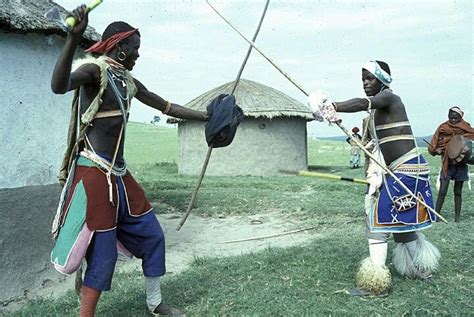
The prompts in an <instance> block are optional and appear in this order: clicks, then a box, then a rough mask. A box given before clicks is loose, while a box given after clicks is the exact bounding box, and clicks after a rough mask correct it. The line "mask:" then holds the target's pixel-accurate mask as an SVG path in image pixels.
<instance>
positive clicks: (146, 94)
mask: <svg viewBox="0 0 474 317" xmlns="http://www.w3.org/2000/svg"><path fill="white" fill-rule="evenodd" d="M72 15H73V16H74V17H75V18H76V20H77V21H78V23H77V25H76V26H75V27H74V28H73V29H72V30H71V32H69V33H68V35H67V38H66V43H65V46H64V49H63V51H62V53H61V55H60V56H59V58H58V60H57V63H56V66H55V69H54V72H53V75H52V80H51V88H52V90H53V92H54V93H56V94H64V93H66V92H68V91H71V90H74V91H75V96H74V101H73V107H72V116H71V125H70V128H69V133H68V149H67V153H66V155H65V160H64V162H63V165H62V168H61V172H60V176H59V178H60V182H61V184H63V185H64V189H63V192H62V194H61V200H60V204H59V207H58V212H57V215H56V218H55V221H54V223H53V235H54V236H55V238H56V245H55V248H54V249H53V251H52V254H51V260H52V262H53V263H54V265H55V267H56V268H57V269H58V270H59V271H60V272H63V273H69V274H70V273H72V272H74V271H75V270H77V269H78V267H79V266H80V265H81V262H82V258H83V257H85V259H86V261H87V269H86V271H85V276H84V282H83V284H82V287H81V308H80V315H81V316H93V315H94V313H95V308H96V305H97V302H98V300H99V296H100V293H101V292H102V291H107V290H109V289H110V287H111V280H112V275H113V272H114V269H115V263H116V261H117V251H118V250H122V251H124V252H129V253H130V254H131V255H134V256H135V257H137V258H140V259H142V268H143V273H144V275H145V281H146V297H147V298H146V302H147V306H148V308H149V310H150V311H151V312H152V313H154V314H163V315H180V314H182V313H181V312H180V311H179V310H177V309H175V308H172V307H170V306H168V305H166V304H164V303H163V302H162V300H161V291H160V277H161V276H162V275H164V274H165V242H164V235H163V231H162V229H161V227H160V224H159V223H158V220H157V219H156V216H155V214H154V213H153V208H152V207H151V204H150V203H149V201H148V200H147V198H146V196H145V193H144V191H143V189H142V188H141V187H140V185H138V183H137V182H136V181H135V180H134V179H133V177H132V175H131V174H130V173H129V172H128V170H127V167H126V163H125V160H124V158H123V151H124V139H125V131H126V123H127V120H128V115H129V110H130V100H131V99H132V98H133V97H135V98H137V99H138V100H140V101H141V102H142V103H144V104H145V105H148V106H150V107H152V108H154V109H157V110H160V111H162V112H163V113H164V114H168V115H171V116H174V117H178V118H183V119H187V120H199V121H206V120H207V117H208V116H207V114H206V113H204V112H201V111H195V110H191V109H188V108H185V107H182V106H179V105H176V104H173V103H170V102H169V101H166V100H165V99H163V98H161V97H160V96H158V95H156V94H155V93H153V92H151V91H149V90H147V88H146V87H145V86H144V85H143V84H142V83H141V82H140V81H138V80H137V79H136V78H134V77H133V76H132V75H131V74H130V71H131V70H132V69H133V67H134V66H135V63H136V61H137V59H138V57H139V53H138V50H139V48H140V33H139V31H138V29H136V28H132V27H131V26H130V25H128V24H127V23H124V22H114V23H111V24H110V25H109V26H108V27H107V28H106V30H105V31H104V33H103V35H102V40H101V41H99V42H98V43H96V44H95V45H93V46H92V47H91V48H89V49H88V50H87V51H88V52H92V53H95V54H98V55H100V56H99V57H97V58H96V57H92V56H89V57H87V58H85V59H83V60H79V61H76V62H75V63H74V66H73V55H74V52H75V50H76V48H77V43H78V42H79V39H80V38H81V36H82V34H83V32H84V30H85V29H86V26H87V23H88V12H87V9H86V7H85V6H84V5H83V6H80V7H78V8H77V9H75V10H74V11H73V12H72ZM74 221H76V222H74ZM71 222H73V224H72V225H71ZM74 224H75V225H74ZM75 228H76V229H77V230H76V231H75V234H76V236H74V237H72V238H71V232H72V231H74V230H75ZM68 241H73V242H74V243H72V244H71V245H69V244H68ZM81 243H82V245H81ZM64 254H66V255H67V256H64ZM74 261H76V262H77V263H76V262H74ZM71 262H74V263H73V264H71Z"/></svg>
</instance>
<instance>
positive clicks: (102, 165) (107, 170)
mask: <svg viewBox="0 0 474 317" xmlns="http://www.w3.org/2000/svg"><path fill="white" fill-rule="evenodd" d="M79 155H80V156H82V157H85V158H86V159H88V160H90V161H92V162H93V163H95V164H96V165H97V167H99V169H100V170H102V171H103V172H104V174H105V177H106V178H107V185H108V187H109V202H110V203H111V204H112V205H113V204H114V196H113V187H112V176H111V175H112V174H113V175H115V176H124V175H125V174H127V165H126V164H125V163H124V164H123V166H121V167H117V166H115V164H114V165H112V164H111V163H110V162H109V161H107V160H106V159H104V158H102V157H100V156H99V155H97V154H96V153H94V152H92V151H90V150H88V149H85V150H84V151H81V153H79Z"/></svg>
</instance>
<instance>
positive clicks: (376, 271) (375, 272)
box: [356, 257, 392, 295]
mask: <svg viewBox="0 0 474 317" xmlns="http://www.w3.org/2000/svg"><path fill="white" fill-rule="evenodd" d="M356 283H357V286H358V287H359V288H361V289H363V290H365V291H369V292H371V293H374V294H376V295H378V294H381V293H383V292H385V291H387V290H388V289H389V288H390V286H391V284H392V277H391V275H390V271H389V269H388V268H387V267H386V266H385V265H382V266H380V265H376V264H374V262H372V260H371V259H370V257H367V258H365V259H364V260H362V262H361V263H360V268H359V271H358V272H357V275H356Z"/></svg>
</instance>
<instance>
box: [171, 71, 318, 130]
mask: <svg viewBox="0 0 474 317" xmlns="http://www.w3.org/2000/svg"><path fill="white" fill-rule="evenodd" d="M233 85H234V82H233V81H231V82H228V83H226V84H224V85H221V86H219V87H216V88H214V89H212V90H209V91H208V92H205V93H204V94H202V95H200V96H199V97H197V98H195V99H193V100H191V101H190V102H188V103H187V104H185V105H184V106H185V107H188V108H191V109H195V110H200V111H206V107H207V105H208V104H209V103H210V102H211V100H212V99H214V98H215V97H217V96H218V95H219V94H230V93H231V91H232V87H233ZM234 96H235V98H236V100H237V104H238V105H239V106H240V107H241V108H242V110H243V111H244V114H245V116H246V117H253V118H260V117H264V118H270V119H271V118H275V117H300V118H305V119H308V120H313V119H314V117H313V114H312V112H311V110H310V109H309V107H308V106H306V105H305V104H303V103H301V102H299V101H298V100H296V99H293V98H291V97H290V96H287V95H285V94H284V93H282V92H281V91H279V90H276V89H274V88H272V87H268V86H265V85H263V84H260V83H257V82H255V81H252V80H248V79H240V81H239V84H238V85H237V89H236V90H235V92H234ZM176 122H177V120H169V123H176Z"/></svg>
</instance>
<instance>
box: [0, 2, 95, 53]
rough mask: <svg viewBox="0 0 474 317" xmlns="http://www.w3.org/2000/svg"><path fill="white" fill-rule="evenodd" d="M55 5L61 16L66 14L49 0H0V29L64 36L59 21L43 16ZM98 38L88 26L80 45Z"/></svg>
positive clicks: (90, 42)
mask: <svg viewBox="0 0 474 317" xmlns="http://www.w3.org/2000/svg"><path fill="white" fill-rule="evenodd" d="M55 6H56V7H58V9H59V11H60V12H61V14H62V15H63V16H65V15H66V10H65V9H64V8H63V7H61V6H60V5H58V4H57V3H55V2H54V1H50V0H0V30H1V31H2V32H14V33H30V32H34V33H41V34H46V35H50V34H58V35H60V36H63V37H66V32H65V31H64V30H63V28H62V27H61V24H60V23H59V22H56V21H51V20H49V19H47V18H45V17H44V14H45V13H46V12H47V11H48V10H49V9H51V8H52V7H55ZM98 40H100V34H98V33H97V32H96V31H95V30H94V28H92V27H90V26H88V27H87V29H86V31H85V32H84V35H83V38H82V41H81V45H82V46H89V45H91V44H93V43H94V42H96V41H98Z"/></svg>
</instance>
